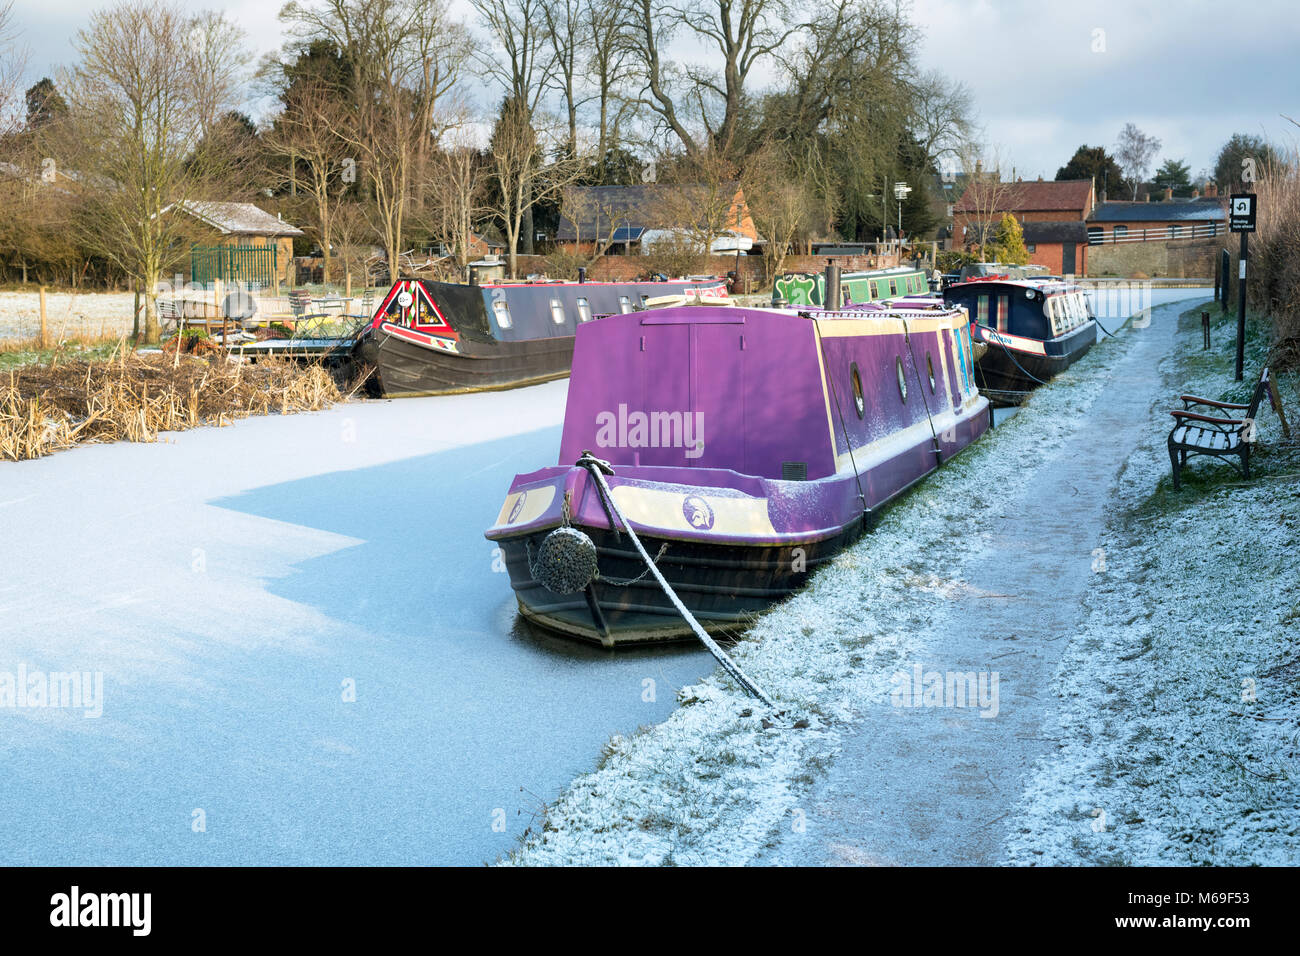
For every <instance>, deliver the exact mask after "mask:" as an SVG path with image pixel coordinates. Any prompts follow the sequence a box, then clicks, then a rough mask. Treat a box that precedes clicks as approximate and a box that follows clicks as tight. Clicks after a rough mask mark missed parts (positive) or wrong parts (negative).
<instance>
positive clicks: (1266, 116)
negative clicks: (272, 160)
mask: <svg viewBox="0 0 1300 956" xmlns="http://www.w3.org/2000/svg"><path fill="white" fill-rule="evenodd" d="M194 5H195V7H196V9H197V8H202V7H216V8H219V9H222V10H224V11H226V13H227V14H228V16H229V17H230V18H231V19H233V20H235V21H236V22H238V23H239V24H240V25H241V26H242V27H243V28H244V30H245V31H246V32H247V33H248V36H249V40H250V44H251V45H252V46H253V48H254V49H255V50H256V51H257V52H258V53H259V54H260V53H263V52H267V51H269V50H273V49H275V48H276V47H278V46H279V45H280V42H281V31H280V24H279V21H278V20H277V19H276V13H277V12H278V10H279V7H280V4H279V2H278V0H208V2H206V3H196V4H194ZM96 6H98V4H95V3H91V2H85V0H15V4H14V15H15V19H16V21H17V25H18V26H19V27H20V28H21V29H22V31H23V37H22V39H23V40H24V41H25V43H26V44H27V46H28V48H29V74H30V79H32V80H34V79H37V78H39V77H40V76H41V75H43V74H46V73H50V72H52V71H53V70H54V69H55V68H56V67H57V66H58V65H61V64H66V63H68V62H69V61H71V60H72V58H73V55H74V54H73V48H72V38H73V36H74V34H75V33H76V30H77V29H78V28H79V27H80V26H81V25H82V24H83V23H84V21H85V17H86V14H87V13H88V12H89V11H91V10H93V9H95V8H96ZM454 8H455V9H456V10H457V11H458V12H463V15H464V16H466V18H468V17H469V15H470V12H469V7H468V3H467V2H466V0H455V2H454ZM1242 9H1243V12H1244V13H1245V15H1244V16H1243V17H1241V18H1240V19H1241V20H1242V21H1243V22H1242V25H1241V26H1240V27H1237V28H1233V27H1230V26H1228V25H1227V21H1226V20H1225V18H1224V17H1223V11H1224V8H1223V6H1222V5H1221V4H1219V5H1212V4H1210V3H1206V2H1168V0H1166V2H1151V0H1147V2H1142V0H1129V2H1123V0H1091V2H1072V3H1065V2H1059V0H914V2H913V3H912V13H913V19H914V20H915V22H916V23H917V24H918V25H920V26H921V28H922V30H923V32H924V35H925V45H924V51H923V54H922V58H923V61H924V63H925V65H927V66H932V67H937V68H939V69H942V70H944V71H945V72H947V73H948V74H949V75H951V76H954V77H956V78H958V79H960V80H962V81H963V82H965V83H966V84H968V85H969V86H970V87H971V89H972V91H973V93H974V96H975V102H976V105H977V108H978V111H979V119H980V122H981V124H982V126H983V128H984V131H985V139H986V140H987V141H988V142H989V143H991V144H994V145H996V146H997V147H998V148H999V152H1000V153H1001V155H1002V156H1003V157H1004V158H1005V159H1006V160H1007V162H1008V163H1009V164H1010V165H1014V167H1015V170H1016V174H1017V175H1019V176H1022V177H1024V178H1032V177H1034V176H1038V175H1042V176H1043V177H1044V178H1047V179H1050V178H1052V177H1053V176H1054V175H1055V174H1056V170H1057V168H1058V167H1059V166H1061V165H1063V164H1064V163H1065V162H1066V161H1067V160H1068V159H1069V157H1070V155H1071V154H1072V153H1073V152H1074V150H1075V148H1076V147H1077V146H1079V145H1080V144H1081V143H1088V144H1089V145H1103V146H1106V147H1107V148H1112V147H1113V146H1114V142H1115V138H1116V136H1117V134H1118V132H1119V130H1120V128H1121V127H1122V126H1123V125H1124V124H1125V123H1127V122H1133V123H1136V124H1137V125H1138V126H1139V127H1141V128H1142V129H1143V130H1145V131H1146V132H1148V133H1151V134H1153V135H1155V136H1157V137H1159V138H1160V139H1161V141H1162V142H1163V144H1164V148H1163V149H1162V150H1161V153H1160V158H1161V159H1164V158H1166V157H1173V158H1175V159H1181V160H1183V161H1185V162H1187V163H1188V164H1189V165H1190V166H1191V168H1192V172H1193V173H1194V174H1195V173H1199V172H1200V171H1201V170H1202V169H1204V168H1206V167H1208V166H1211V165H1212V164H1213V161H1214V156H1215V153H1216V152H1217V150H1218V147H1219V146H1220V145H1222V143H1223V142H1224V141H1225V140H1226V139H1227V138H1228V137H1229V136H1230V135H1231V134H1232V133H1233V132H1249V133H1257V134H1263V135H1266V136H1269V137H1270V138H1273V139H1279V140H1288V139H1294V138H1296V137H1297V136H1300V129H1297V128H1296V127H1294V126H1291V125H1290V124H1289V123H1287V122H1286V121H1285V120H1283V119H1282V118H1281V116H1280V114H1282V113H1286V114H1288V115H1291V116H1294V117H1296V119H1298V120H1300V17H1297V16H1296V8H1295V5H1294V0H1251V2H1250V3H1249V4H1248V5H1246V6H1244V7H1243V8H1242ZM1097 31H1102V32H1101V33H1098V32H1097ZM1099 41H1100V42H1099Z"/></svg>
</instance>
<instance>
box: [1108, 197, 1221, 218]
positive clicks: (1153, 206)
mask: <svg viewBox="0 0 1300 956" xmlns="http://www.w3.org/2000/svg"><path fill="white" fill-rule="evenodd" d="M1227 218H1228V213H1227V210H1226V209H1225V207H1224V205H1223V200H1221V199H1189V200H1186V201H1176V200H1171V201H1168V202H1104V203H1100V204H1098V206H1097V208H1096V209H1094V210H1093V211H1092V215H1091V216H1089V217H1088V221H1089V222H1188V221H1193V222H1205V221H1218V222H1223V221H1224V220H1226V219H1227Z"/></svg>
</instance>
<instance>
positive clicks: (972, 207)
mask: <svg viewBox="0 0 1300 956" xmlns="http://www.w3.org/2000/svg"><path fill="white" fill-rule="evenodd" d="M1002 166H1003V161H1002V157H1001V154H1000V152H999V151H998V150H996V149H989V148H985V147H980V146H978V145H975V144H970V145H968V146H967V147H966V148H965V149H964V150H963V151H962V167H963V169H964V170H965V173H964V178H965V179H966V189H965V192H963V193H962V196H961V199H960V200H959V201H958V206H959V207H961V211H962V213H964V215H965V217H966V220H967V225H968V229H970V230H971V231H970V232H968V234H967V235H966V237H965V241H966V244H967V245H975V246H978V247H979V248H980V250H983V249H984V248H985V247H986V246H988V245H989V243H990V242H992V240H993V237H994V235H995V233H996V232H997V228H998V224H999V222H1000V221H1001V214H1002V213H1003V212H1005V211H1006V206H1007V200H1008V199H1009V198H1010V192H1011V190H1012V189H1013V188H1014V185H1015V184H1014V183H1010V182H1004V181H1003V179H1002Z"/></svg>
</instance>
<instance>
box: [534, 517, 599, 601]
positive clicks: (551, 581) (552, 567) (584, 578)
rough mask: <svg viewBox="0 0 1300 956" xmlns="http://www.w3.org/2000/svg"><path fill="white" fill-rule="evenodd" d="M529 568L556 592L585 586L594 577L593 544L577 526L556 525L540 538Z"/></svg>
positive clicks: (571, 590)
mask: <svg viewBox="0 0 1300 956" xmlns="http://www.w3.org/2000/svg"><path fill="white" fill-rule="evenodd" d="M529 571H530V572H531V573H532V575H533V580H535V581H538V582H540V583H541V585H542V587H544V588H546V589H547V590H548V591H553V592H554V593H556V594H573V593H574V592H576V591H582V590H585V589H586V587H587V585H589V584H590V583H591V582H592V581H594V580H595V579H596V545H595V543H594V542H593V541H592V540H591V539H590V538H589V537H587V536H586V535H585V534H583V533H582V532H581V531H579V530H578V529H577V528H569V527H562V528H556V529H555V530H554V531H552V532H551V533H550V534H548V535H547V536H546V537H545V538H543V539H542V546H541V547H540V548H538V549H537V558H536V560H534V561H530V562H529Z"/></svg>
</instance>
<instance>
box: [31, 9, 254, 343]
mask: <svg viewBox="0 0 1300 956" xmlns="http://www.w3.org/2000/svg"><path fill="white" fill-rule="evenodd" d="M75 44H76V47H77V51H78V54H79V55H80V61H79V62H78V64H77V66H76V67H75V68H74V69H73V71H72V72H71V74H70V75H69V76H68V78H67V80H66V81H65V83H64V84H63V85H64V87H65V90H66V98H67V100H68V105H69V116H68V119H67V121H66V123H65V125H64V129H65V130H66V131H67V133H68V134H69V135H67V136H65V137H64V138H63V140H62V155H61V156H60V157H56V159H59V160H61V162H62V165H63V166H64V167H65V168H67V169H69V170H70V171H73V172H75V174H76V176H77V180H78V182H79V183H80V187H81V189H82V192H83V195H84V198H85V203H86V205H85V208H84V210H83V214H82V215H81V216H79V217H78V223H79V226H80V228H81V229H82V230H83V234H84V237H85V240H86V242H87V244H88V245H90V246H91V247H92V248H94V249H95V250H96V251H97V252H98V253H99V254H100V255H102V256H104V257H105V258H106V259H107V260H108V261H110V262H112V263H113V264H115V265H116V266H118V267H119V268H121V270H122V271H123V272H124V273H125V274H126V275H128V276H130V277H131V278H132V279H134V280H135V282H136V283H137V288H139V289H140V290H142V291H143V292H144V294H145V299H146V311H145V325H144V330H143V332H144V338H145V340H147V341H155V340H156V339H157V337H158V323H157V313H156V309H155V303H156V299H157V289H158V283H159V281H160V280H161V278H162V277H163V276H164V275H165V274H166V273H167V271H168V270H169V269H170V268H172V267H173V266H175V265H176V264H177V263H178V262H179V261H180V260H181V258H182V256H184V254H185V250H186V249H187V248H188V243H187V242H186V241H185V240H186V239H187V238H188V237H189V235H190V232H191V229H192V225H191V222H190V221H189V219H188V217H186V216H185V215H182V214H180V212H179V211H178V210H179V209H180V208H183V207H185V206H186V205H188V204H189V203H191V202H193V201H195V200H199V199H203V198H211V193H210V190H213V189H215V188H216V186H217V183H218V182H219V181H220V178H219V177H218V176H217V172H218V171H217V170H215V169H214V168H213V166H212V164H211V163H202V164H196V163H191V162H188V161H187V160H188V159H189V157H190V155H191V152H192V149H193V147H194V145H195V144H196V143H198V142H199V141H200V139H201V137H202V135H203V132H204V124H205V115H207V116H215V115H220V114H221V113H223V112H225V111H226V110H228V109H230V108H231V107H232V106H233V105H234V104H235V103H236V102H238V100H239V95H240V88H239V83H240V77H238V76H237V75H235V74H234V73H232V72H231V71H227V70H217V69H213V68H212V64H214V63H230V62H242V61H243V59H244V52H243V50H244V47H243V34H242V32H241V31H239V30H238V29H237V28H236V27H234V26H233V25H232V24H230V23H229V22H228V21H223V20H220V19H219V18H218V19H212V18H210V17H207V16H204V17H200V18H195V17H193V16H191V15H190V14H188V13H187V12H186V11H185V9H184V7H183V6H181V5H180V4H179V3H170V2H167V0H127V2H124V3H121V4H119V5H118V6H115V7H109V8H107V9H105V10H101V11H99V12H97V13H94V14H92V15H91V17H90V20H89V22H88V24H87V25H86V27H85V28H83V29H82V30H80V31H79V32H78V33H77V36H76V40H75ZM136 321H137V333H138V332H139V328H138V325H139V316H138V315H137V320H136Z"/></svg>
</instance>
